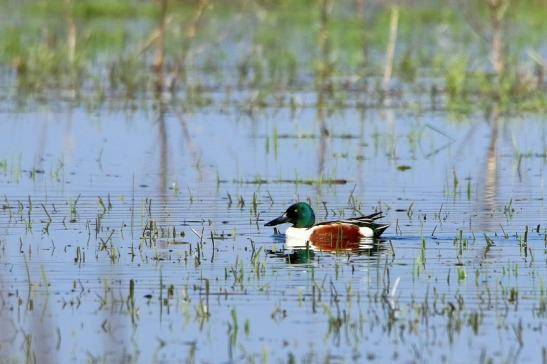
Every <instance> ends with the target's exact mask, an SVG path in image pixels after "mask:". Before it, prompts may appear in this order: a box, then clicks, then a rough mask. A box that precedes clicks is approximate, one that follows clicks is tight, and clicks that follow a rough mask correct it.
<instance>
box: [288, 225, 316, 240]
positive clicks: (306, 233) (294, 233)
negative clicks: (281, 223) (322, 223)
mask: <svg viewBox="0 0 547 364" xmlns="http://www.w3.org/2000/svg"><path fill="white" fill-rule="evenodd" d="M314 229H315V227H312V228H310V229H306V228H295V227H290V228H288V229H287V231H285V236H286V237H287V238H290V239H298V240H304V241H306V240H308V239H309V238H310V236H311V233H312V232H313V230H314Z"/></svg>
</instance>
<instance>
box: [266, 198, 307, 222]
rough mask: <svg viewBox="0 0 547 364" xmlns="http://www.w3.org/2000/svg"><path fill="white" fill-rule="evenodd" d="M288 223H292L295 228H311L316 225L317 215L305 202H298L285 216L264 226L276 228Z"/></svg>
mask: <svg viewBox="0 0 547 364" xmlns="http://www.w3.org/2000/svg"><path fill="white" fill-rule="evenodd" d="M286 222H288V223H291V224H292V225H293V227H295V228H309V227H312V226H313V224H315V214H314V213H313V210H312V208H311V206H310V205H308V204H307V203H305V202H298V203H295V204H294V205H291V206H290V207H289V208H288V209H287V211H285V213H284V214H283V215H281V216H279V217H278V218H277V219H273V220H272V221H270V222H268V223H266V224H264V226H275V225H279V224H283V223H286Z"/></svg>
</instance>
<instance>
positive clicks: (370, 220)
mask: <svg viewBox="0 0 547 364" xmlns="http://www.w3.org/2000/svg"><path fill="white" fill-rule="evenodd" d="M381 218H383V216H382V212H381V211H379V212H375V213H373V214H370V215H366V216H358V217H350V218H349V219H342V220H331V221H323V222H319V223H317V224H315V225H314V226H320V225H329V224H352V225H357V226H359V227H372V226H374V225H377V224H374V221H375V220H378V219H381Z"/></svg>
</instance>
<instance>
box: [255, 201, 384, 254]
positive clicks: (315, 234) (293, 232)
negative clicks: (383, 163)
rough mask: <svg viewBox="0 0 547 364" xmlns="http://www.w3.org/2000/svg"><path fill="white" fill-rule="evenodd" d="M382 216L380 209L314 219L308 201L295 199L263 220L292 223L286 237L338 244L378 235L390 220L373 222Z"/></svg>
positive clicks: (272, 224) (320, 243)
mask: <svg viewBox="0 0 547 364" xmlns="http://www.w3.org/2000/svg"><path fill="white" fill-rule="evenodd" d="M381 217H382V213H381V212H376V213H374V214H371V215H367V216H359V217H352V218H349V219H343V220H335V221H325V222H320V223H317V224H316V223H315V214H314V213H313V209H312V208H311V206H310V205H308V204H307V203H305V202H298V203H295V204H294V205H291V206H290V207H289V208H288V209H287V211H285V213H284V214H283V215H281V216H279V217H278V218H276V219H273V220H272V221H270V222H268V223H266V224H264V226H276V225H280V224H284V223H290V224H292V226H291V227H289V228H288V229H287V231H286V232H285V235H286V237H287V239H298V240H302V241H310V242H312V243H314V244H316V245H318V246H333V244H334V245H336V246H340V245H341V244H342V243H347V242H358V241H359V240H361V239H363V238H378V237H380V235H382V233H383V232H384V231H385V230H386V229H387V228H388V227H389V224H376V223H375V222H374V221H375V220H377V219H380V218H381Z"/></svg>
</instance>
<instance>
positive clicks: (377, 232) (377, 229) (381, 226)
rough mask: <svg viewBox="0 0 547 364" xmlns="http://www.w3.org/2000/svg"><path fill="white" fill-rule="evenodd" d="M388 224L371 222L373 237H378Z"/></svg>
mask: <svg viewBox="0 0 547 364" xmlns="http://www.w3.org/2000/svg"><path fill="white" fill-rule="evenodd" d="M389 226H390V224H373V226H372V231H374V237H375V238H379V237H380V235H382V233H383V232H384V231H386V229H387V228H388V227H389Z"/></svg>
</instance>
